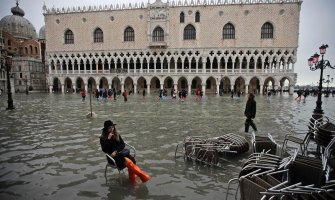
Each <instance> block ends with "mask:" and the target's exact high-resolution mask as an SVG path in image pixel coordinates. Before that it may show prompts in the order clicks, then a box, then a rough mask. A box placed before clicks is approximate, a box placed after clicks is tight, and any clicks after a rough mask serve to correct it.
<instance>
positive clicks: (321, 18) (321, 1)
mask: <svg viewBox="0 0 335 200" xmlns="http://www.w3.org/2000/svg"><path fill="white" fill-rule="evenodd" d="M154 1H155V0H149V2H150V3H153V2H154ZM162 1H163V2H166V0H162ZM171 1H173V0H170V2H171ZM175 1H179V0H175ZM182 1H184V0H182ZM188 1H189V2H190V1H191V0H188ZM194 1H197V0H194ZM207 1H210V0H207ZM134 2H139V3H141V2H144V3H147V2H148V0H132V1H131V0H99V1H97V0H20V1H19V6H20V7H21V8H22V9H23V10H24V11H25V16H24V17H25V18H26V19H28V20H29V21H30V22H31V23H32V24H33V25H34V26H35V28H36V31H37V34H38V32H39V29H40V28H41V27H42V26H43V25H44V17H43V14H42V12H43V11H42V7H43V5H44V4H45V5H46V6H47V8H52V7H53V6H54V7H55V8H62V7H66V8H67V7H68V6H70V7H71V8H72V7H73V6H75V7H78V6H80V7H82V6H83V5H86V6H87V5H95V6H99V5H110V4H113V5H116V4H123V3H125V4H129V3H134ZM201 2H203V0H201ZM15 3H16V1H15V0H0V18H3V17H4V16H6V15H12V13H11V11H10V9H11V8H12V7H14V6H15ZM334 8H335V0H304V1H303V3H302V7H301V12H300V34H299V47H298V58H297V62H296V63H295V72H296V73H297V74H298V79H297V85H312V84H313V85H316V83H317V82H318V81H319V78H320V70H316V71H311V70H310V69H309V66H308V64H307V59H308V58H309V57H310V56H311V55H313V54H314V53H316V52H317V53H319V47H320V46H321V45H322V44H328V46H329V48H328V49H327V53H326V54H325V59H326V60H329V61H330V63H331V64H332V65H333V66H334V65H335V11H334ZM327 74H329V75H330V76H331V77H333V78H335V69H330V68H327V69H326V70H325V71H324V77H326V75H327ZM330 86H335V81H334V82H333V83H332V84H330Z"/></svg>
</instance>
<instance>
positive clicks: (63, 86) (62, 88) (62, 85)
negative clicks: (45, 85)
mask: <svg viewBox="0 0 335 200" xmlns="http://www.w3.org/2000/svg"><path fill="white" fill-rule="evenodd" d="M64 91H65V90H64V84H62V94H64V93H65V92H64Z"/></svg>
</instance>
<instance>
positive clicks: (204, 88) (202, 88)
mask: <svg viewBox="0 0 335 200" xmlns="http://www.w3.org/2000/svg"><path fill="white" fill-rule="evenodd" d="M201 90H202V92H203V95H204V96H205V94H206V83H205V84H201Z"/></svg>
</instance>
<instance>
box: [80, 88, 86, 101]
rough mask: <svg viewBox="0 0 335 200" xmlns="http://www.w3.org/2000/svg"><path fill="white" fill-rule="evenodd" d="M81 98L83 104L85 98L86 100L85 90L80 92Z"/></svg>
mask: <svg viewBox="0 0 335 200" xmlns="http://www.w3.org/2000/svg"><path fill="white" fill-rule="evenodd" d="M81 98H82V102H84V101H85V98H86V90H85V89H83V90H82V91H81Z"/></svg>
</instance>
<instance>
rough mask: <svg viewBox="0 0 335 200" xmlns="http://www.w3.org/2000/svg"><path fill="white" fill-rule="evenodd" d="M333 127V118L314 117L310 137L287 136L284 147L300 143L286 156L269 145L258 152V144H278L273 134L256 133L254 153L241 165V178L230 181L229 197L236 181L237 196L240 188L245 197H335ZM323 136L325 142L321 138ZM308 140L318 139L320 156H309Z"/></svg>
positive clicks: (334, 140)
mask: <svg viewBox="0 0 335 200" xmlns="http://www.w3.org/2000/svg"><path fill="white" fill-rule="evenodd" d="M333 128H334V126H333V124H332V122H331V118H329V117H325V116H323V117H321V118H319V119H314V124H313V125H311V124H309V130H307V132H306V134H307V136H305V137H304V138H300V139H301V140H296V138H298V137H296V138H294V137H295V136H293V135H290V136H287V137H285V140H284V144H283V148H285V147H286V146H287V143H288V142H293V143H297V144H298V145H299V146H300V148H299V147H298V148H296V149H295V150H294V153H292V155H289V156H287V157H283V155H284V154H283V153H282V154H281V157H279V156H277V155H274V149H275V148H274V147H272V145H270V144H266V145H264V149H263V151H262V152H258V151H259V148H261V147H259V148H258V147H257V143H261V144H262V143H270V142H269V141H272V142H273V143H274V144H275V142H274V141H273V140H272V139H271V138H272V137H270V136H268V138H269V139H267V138H264V137H263V138H262V137H257V136H254V135H253V136H252V143H253V146H254V153H253V154H251V155H250V156H249V157H248V159H247V161H246V162H245V163H244V165H243V166H242V170H241V171H240V174H239V177H238V178H234V179H231V180H230V181H229V182H228V188H227V196H226V199H227V198H228V194H229V190H230V189H231V188H230V186H231V184H232V183H233V182H235V181H237V182H238V186H237V189H236V192H235V199H237V197H238V191H240V195H239V196H240V199H242V200H245V199H248V200H253V199H255V200H256V199H263V200H265V199H303V200H305V199H306V200H309V199H321V200H322V199H324V200H326V199H334V200H335V175H334V174H335V173H334V166H335V165H334V163H335V159H334V151H335V134H334V132H333V130H332V129H333ZM324 129H325V130H326V131H324ZM320 132H322V133H320ZM320 134H321V135H322V134H327V137H328V138H327V139H326V137H325V135H322V136H320ZM320 138H321V140H322V139H323V141H320ZM309 140H315V142H316V143H317V145H318V147H319V148H320V152H319V153H320V154H319V155H320V156H315V157H310V156H309V155H308V153H307V149H308V144H309ZM318 140H319V141H318ZM262 145H263V144H262ZM262 145H259V146H262ZM273 146H274V145H273ZM299 151H300V152H299ZM285 155H286V154H285ZM316 155H318V154H316Z"/></svg>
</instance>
